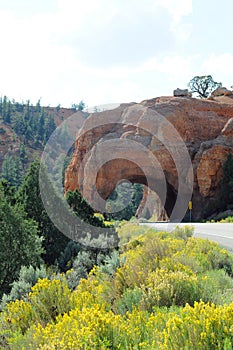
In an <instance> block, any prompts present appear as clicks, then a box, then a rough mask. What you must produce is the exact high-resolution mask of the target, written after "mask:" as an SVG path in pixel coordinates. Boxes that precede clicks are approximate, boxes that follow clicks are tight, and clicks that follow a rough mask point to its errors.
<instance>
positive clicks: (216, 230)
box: [144, 222, 233, 252]
mask: <svg viewBox="0 0 233 350" xmlns="http://www.w3.org/2000/svg"><path fill="white" fill-rule="evenodd" d="M144 225H148V226H150V227H155V228H156V229H158V230H165V231H172V229H174V228H175V226H177V225H178V226H180V227H184V226H187V225H191V226H193V227H194V237H200V238H207V239H210V240H212V241H215V242H218V243H219V244H221V245H222V246H224V247H226V248H227V249H229V250H230V251H232V252H233V223H231V224H228V223H224V224H221V223H210V224H209V223H190V224H187V223H182V224H174V223H173V224H172V223H167V222H158V223H156V222H155V223H145V224H144Z"/></svg>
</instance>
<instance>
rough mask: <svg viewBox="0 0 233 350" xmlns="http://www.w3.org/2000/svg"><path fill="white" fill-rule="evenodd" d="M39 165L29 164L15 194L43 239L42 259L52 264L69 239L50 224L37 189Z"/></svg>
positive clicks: (34, 162) (35, 163)
mask: <svg viewBox="0 0 233 350" xmlns="http://www.w3.org/2000/svg"><path fill="white" fill-rule="evenodd" d="M39 171H40V163H39V161H38V160H35V161H33V162H32V163H31V165H30V167H29V169H28V173H27V175H26V177H25V178H24V181H23V183H22V185H21V186H20V188H19V190H18V193H17V201H18V202H19V203H22V204H23V206H24V210H25V211H26V213H27V216H28V218H32V219H34V220H35V221H36V222H37V223H38V230H39V235H40V236H42V237H43V238H44V239H43V247H44V250H45V252H44V254H43V256H42V257H43V259H44V261H45V263H46V264H49V265H51V264H54V263H55V261H56V260H57V259H58V257H59V256H60V254H61V252H62V251H64V249H65V247H66V245H67V243H68V242H69V239H68V238H67V237H66V236H64V235H63V234H62V233H61V232H60V231H59V230H58V229H57V228H56V227H55V226H54V224H53V223H52V221H51V220H50V218H49V217H48V214H47V212H46V210H45V208H44V205H43V202H42V199H41V195H40V187H39Z"/></svg>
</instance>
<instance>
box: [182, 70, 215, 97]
mask: <svg viewBox="0 0 233 350" xmlns="http://www.w3.org/2000/svg"><path fill="white" fill-rule="evenodd" d="M221 86H222V83H217V82H216V81H214V80H213V78H212V76H211V75H202V76H199V75H197V76H195V77H194V78H192V79H191V80H190V82H189V83H188V87H189V88H190V90H191V91H192V92H194V93H197V94H198V96H199V97H201V98H206V97H208V96H209V95H210V94H211V92H212V91H214V90H216V89H217V88H218V87H221Z"/></svg>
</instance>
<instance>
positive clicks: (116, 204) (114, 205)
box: [106, 182, 143, 220]
mask: <svg viewBox="0 0 233 350" xmlns="http://www.w3.org/2000/svg"><path fill="white" fill-rule="evenodd" d="M142 196H143V185H140V184H137V183H135V184H133V185H132V184H130V183H128V182H122V183H120V184H119V185H118V186H117V188H116V190H114V191H113V192H112V194H111V196H110V197H109V198H108V200H107V205H106V206H107V209H108V208H110V209H111V213H109V214H107V218H108V219H110V220H111V219H113V220H130V219H131V217H132V216H135V213H136V210H137V208H138V206H139V204H140V202H141V200H142ZM129 200H130V202H129Z"/></svg>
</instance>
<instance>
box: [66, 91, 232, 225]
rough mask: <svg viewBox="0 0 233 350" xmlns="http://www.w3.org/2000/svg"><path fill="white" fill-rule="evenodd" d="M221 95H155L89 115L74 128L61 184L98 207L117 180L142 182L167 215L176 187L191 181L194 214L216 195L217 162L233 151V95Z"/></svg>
mask: <svg viewBox="0 0 233 350" xmlns="http://www.w3.org/2000/svg"><path fill="white" fill-rule="evenodd" d="M222 97H223V98H224V102H222V101H221V96H218V97H215V98H213V100H201V99H194V98H190V97H185V96H183V97H158V98H154V99H150V100H145V101H142V102H141V103H130V104H122V105H120V106H119V107H118V108H116V109H114V110H109V111H104V112H101V113H93V114H91V115H90V116H89V117H88V119H87V120H86V121H85V123H84V125H83V126H82V128H81V129H80V131H79V134H78V137H77V140H76V144H75V151H74V154H73V158H72V160H71V162H70V164H69V166H68V168H67V171H66V177H65V190H66V191H67V190H74V189H75V188H78V189H79V190H80V191H81V192H82V193H83V195H84V196H85V197H86V198H87V200H88V201H89V202H90V203H92V202H93V200H94V203H95V205H97V204H96V203H98V205H99V206H100V210H103V203H102V202H101V200H102V199H103V202H104V200H105V199H107V198H108V196H109V195H110V194H111V192H112V191H113V190H114V188H115V186H116V185H117V183H118V182H119V181H121V180H122V179H125V180H128V181H131V182H132V183H135V182H137V183H142V184H144V185H145V186H148V187H149V188H150V190H152V191H154V192H156V193H157V194H158V195H159V197H160V198H161V200H162V201H163V203H164V207H165V210H166V212H167V214H168V216H170V215H171V213H172V210H173V207H174V205H175V203H176V201H177V194H178V193H179V190H180V189H179V186H181V185H182V186H183V187H184V188H183V192H184V193H185V191H187V192H188V190H189V189H190V186H191V185H192V201H193V217H194V218H195V219H198V218H200V217H201V216H202V215H203V211H204V210H205V208H206V207H207V206H208V205H209V204H210V203H211V202H214V201H215V200H216V192H217V189H218V187H219V181H220V178H221V175H222V166H223V164H224V162H225V160H226V157H227V155H228V154H229V153H232V154H233V99H232V98H231V96H226V95H224V96H222ZM174 130H175V131H174ZM176 133H177V135H179V138H177V139H175V138H174V135H176ZM183 146H184V147H185V149H186V151H187V155H188V157H190V158H189V159H190V164H192V169H193V180H192V184H190V181H191V180H190V179H192V177H190V172H187V170H185V169H182V161H184V162H185V157H186V156H187V155H186V153H185V149H184V147H183ZM182 147H183V148H182ZM181 148H182V150H181V151H180V149H181ZM182 152H184V155H182ZM176 157H177V158H176ZM182 158H183V160H182ZM177 159H178V160H177ZM153 162H154V163H155V164H154V165H152V163H153ZM178 163H179V164H178ZM184 168H185V165H184ZM181 178H182V179H181ZM186 179H187V181H186ZM182 181H183V182H182ZM164 184H165V185H166V193H164V191H163V189H164ZM186 186H187V188H185V187H186ZM146 192H147V191H146ZM145 196H146V193H145ZM97 197H98V198H97ZM143 200H144V201H145V198H144V199H143ZM98 205H97V206H98ZM179 205H180V206H182V205H183V204H182V201H181V202H180V203H179ZM98 209H99V208H96V210H98Z"/></svg>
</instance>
